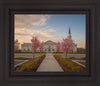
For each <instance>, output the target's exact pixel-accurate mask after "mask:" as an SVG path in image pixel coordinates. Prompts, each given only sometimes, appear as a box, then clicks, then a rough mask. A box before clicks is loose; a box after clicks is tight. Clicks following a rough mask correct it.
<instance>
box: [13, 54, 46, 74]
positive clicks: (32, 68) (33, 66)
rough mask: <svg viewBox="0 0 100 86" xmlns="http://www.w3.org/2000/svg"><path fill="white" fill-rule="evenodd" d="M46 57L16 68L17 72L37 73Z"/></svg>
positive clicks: (37, 58) (32, 60) (40, 57)
mask: <svg viewBox="0 0 100 86" xmlns="http://www.w3.org/2000/svg"><path fill="white" fill-rule="evenodd" d="M44 57H45V55H41V56H38V57H36V58H34V59H31V60H29V61H28V62H27V63H24V64H22V65H20V66H17V67H16V68H15V72H33V71H34V72H36V70H37V68H38V67H39V65H40V64H41V62H42V60H43V59H44Z"/></svg>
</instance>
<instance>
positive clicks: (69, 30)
mask: <svg viewBox="0 0 100 86" xmlns="http://www.w3.org/2000/svg"><path fill="white" fill-rule="evenodd" d="M68 33H69V34H71V32H70V24H69V32H68Z"/></svg>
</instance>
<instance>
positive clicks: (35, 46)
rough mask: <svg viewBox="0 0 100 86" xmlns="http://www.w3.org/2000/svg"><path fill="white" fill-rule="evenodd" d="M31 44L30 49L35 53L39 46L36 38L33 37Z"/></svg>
mask: <svg viewBox="0 0 100 86" xmlns="http://www.w3.org/2000/svg"><path fill="white" fill-rule="evenodd" d="M31 42H32V45H31V48H32V50H33V52H36V50H37V48H38V47H39V45H40V42H39V40H38V38H37V37H36V36H33V37H32V40H31Z"/></svg>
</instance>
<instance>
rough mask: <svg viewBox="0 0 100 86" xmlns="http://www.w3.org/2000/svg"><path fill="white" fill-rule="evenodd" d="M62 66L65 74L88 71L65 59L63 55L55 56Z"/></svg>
mask: <svg viewBox="0 0 100 86" xmlns="http://www.w3.org/2000/svg"><path fill="white" fill-rule="evenodd" d="M54 57H55V58H56V60H57V61H58V63H59V64H60V66H61V67H62V69H63V70H64V71H65V72H84V71H85V70H86V69H85V68H83V67H81V66H79V65H78V64H75V63H74V62H72V61H71V60H67V59H66V58H63V57H62V56H61V55H54Z"/></svg>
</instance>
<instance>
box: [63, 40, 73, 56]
mask: <svg viewBox="0 0 100 86" xmlns="http://www.w3.org/2000/svg"><path fill="white" fill-rule="evenodd" d="M72 48H73V41H72V40H69V39H67V38H66V39H63V41H62V51H63V52H64V53H65V55H66V56H67V54H68V53H69V52H71V51H72Z"/></svg>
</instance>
